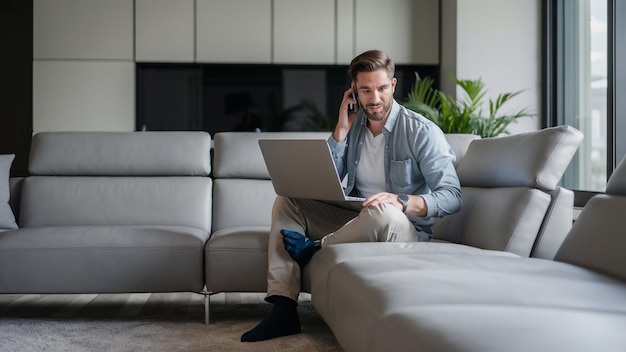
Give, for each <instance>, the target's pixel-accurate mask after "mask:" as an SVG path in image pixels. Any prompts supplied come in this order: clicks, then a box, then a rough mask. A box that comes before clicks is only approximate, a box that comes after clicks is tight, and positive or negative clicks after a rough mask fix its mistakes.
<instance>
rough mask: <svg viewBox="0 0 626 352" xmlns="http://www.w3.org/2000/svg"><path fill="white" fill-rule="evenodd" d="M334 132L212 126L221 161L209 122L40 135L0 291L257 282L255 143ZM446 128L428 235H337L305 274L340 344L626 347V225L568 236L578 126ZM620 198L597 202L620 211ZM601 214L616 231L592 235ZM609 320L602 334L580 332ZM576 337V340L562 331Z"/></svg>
mask: <svg viewBox="0 0 626 352" xmlns="http://www.w3.org/2000/svg"><path fill="white" fill-rule="evenodd" d="M328 135H329V134H328V133H297V132H294V133H219V134H217V135H216V136H215V139H214V141H213V144H214V145H213V151H214V158H213V166H212V168H211V167H210V164H209V161H210V158H209V155H210V154H209V149H210V143H211V140H210V138H209V136H208V134H206V133H202V132H136V133H44V134H39V135H36V136H34V139H33V147H32V153H31V160H30V162H29V163H30V171H31V173H32V176H29V177H26V178H24V179H11V206H12V208H13V210H14V213H16V215H17V218H18V224H19V225H20V229H18V230H9V231H5V232H0V293H93V292H102V293H113V292H120V293H121V292H174V291H191V292H202V293H205V294H207V295H210V294H211V293H215V292H263V291H265V289H266V282H265V275H266V265H267V257H266V246H267V234H268V229H269V221H270V212H271V207H272V204H273V200H274V197H275V194H274V191H273V188H272V185H271V181H270V180H269V175H268V174H267V170H266V168H265V166H264V163H263V159H262V156H261V154H260V151H259V149H258V144H257V141H258V139H261V138H326V137H328ZM447 138H448V140H449V142H450V144H451V146H452V147H453V149H454V150H455V153H456V154H457V157H458V158H457V170H458V173H459V177H460V179H461V184H462V189H463V195H464V206H463V209H462V211H461V212H460V213H458V214H455V215H452V216H449V217H446V218H443V219H440V220H439V221H438V222H437V224H436V228H435V229H436V240H435V241H433V242H430V243H410V244H394V243H362V244H346V245H336V246H330V247H328V248H324V249H323V250H321V251H320V252H318V253H317V254H316V255H315V256H314V258H313V260H312V261H311V263H310V265H308V266H307V270H305V272H304V274H303V277H304V280H303V291H307V292H310V293H311V297H312V300H313V304H314V306H315V308H316V309H317V310H318V312H319V313H320V315H321V316H322V317H323V318H324V320H325V321H326V322H327V324H328V325H329V326H330V328H331V329H332V330H333V333H334V334H335V336H336V337H337V339H338V341H339V342H340V344H341V345H342V346H343V347H344V349H345V350H347V351H368V350H372V351H382V350H385V351H391V350H398V351H401V350H510V349H523V350H528V349H532V348H533V347H537V348H539V349H546V350H555V348H553V347H555V346H558V347H560V346H568V347H572V346H573V347H575V344H574V343H575V342H579V343H580V345H579V346H583V349H586V348H585V347H588V346H600V347H609V349H611V348H610V347H613V346H616V345H615V343H617V342H622V343H623V342H624V340H621V339H620V338H619V337H617V335H616V334H615V333H614V332H615V330H614V328H615V326H617V327H622V326H623V321H624V310H623V305H624V304H625V302H623V301H624V299H623V297H626V295H624V293H625V292H626V291H624V287H625V285H626V284H625V283H624V278H625V276H626V274H624V272H623V269H622V268H624V264H626V263H624V262H623V260H622V259H620V258H619V256H616V255H615V254H616V253H618V252H619V249H620V248H624V244H625V243H624V242H623V238H622V239H619V240H618V239H617V238H615V236H611V235H612V234H617V233H620V232H619V229H616V228H615V227H616V225H611V224H612V222H610V221H605V222H606V223H602V224H600V223H598V224H596V222H602V220H596V219H597V218H596V217H595V215H594V214H592V215H591V216H590V217H587V216H586V215H585V214H586V213H587V212H588V211H592V210H588V209H585V211H584V212H583V215H582V216H581V218H580V219H579V220H578V221H577V223H576V226H575V228H574V229H573V230H572V231H571V232H570V235H569V236H567V234H568V232H569V231H570V229H571V227H572V225H571V224H572V210H573V193H572V192H571V191H569V190H567V189H564V188H561V187H559V186H558V181H559V180H560V178H561V176H562V174H563V172H564V170H565V168H566V167H567V165H568V164H569V161H570V160H571V158H572V156H573V154H574V153H575V151H576V150H577V148H578V145H579V143H580V141H581V138H582V136H581V134H580V133H579V132H578V131H576V130H574V129H572V128H569V127H558V128H551V129H546V130H541V131H537V132H532V133H528V134H520V135H514V136H508V137H501V138H496V139H476V137H475V136H467V135H449V136H447ZM620 173H621V174H622V176H621V180H622V181H621V182H618V181H613V178H612V181H611V185H613V186H612V188H609V189H607V194H609V195H607V196H604V197H605V198H609V199H608V200H607V202H608V203H606V204H608V206H609V208H610V207H611V206H612V205H611V204H617V203H613V202H622V203H619V204H621V205H622V206H623V205H626V204H623V199H624V197H618V196H616V195H615V196H614V195H611V194H612V193H610V192H609V191H611V192H616V193H615V194H621V195H622V196H624V195H626V191H625V189H626V187H625V186H624V184H625V183H624V182H623V180H624V179H625V178H626V177H625V176H624V173H626V171H621V172H616V174H615V175H614V176H613V177H614V178H617V179H619V177H620V176H619V174H620ZM619 192H621V193H619ZM593 204H594V203H593V202H592V203H590V205H593ZM601 204H605V203H601ZM587 208H589V209H593V207H590V206H589V205H588V207H587ZM617 209H620V208H618V207H616V208H615V209H613V210H606V209H603V208H600V209H599V210H598V213H599V214H605V213H607V212H608V213H609V218H608V219H609V220H612V219H614V218H615V217H617V216H619V210H617ZM621 209H624V208H623V207H622V208H621ZM596 215H597V214H596ZM611 216H613V217H611ZM585 219H586V220H585ZM599 219H605V218H602V217H600V218H599ZM593 226H598V227H599V226H606V228H605V229H603V230H602V231H601V232H602V234H599V235H598V236H600V238H598V241H596V240H594V239H593V238H591V235H592V234H593V235H595V234H596V233H597V232H598V231H596V229H594V228H593ZM576 233H578V235H576ZM566 236H567V241H565V243H564V244H562V243H563V240H564V238H566ZM587 248H590V249H591V250H590V251H589V253H588V252H587ZM598 253H601V254H604V253H608V255H606V256H604V255H599V254H598ZM529 256H530V257H531V258H529ZM603 258H606V259H607V260H606V262H605V261H604V260H603ZM553 259H554V260H553ZM564 262H569V263H573V265H572V264H564ZM600 273H603V274H600ZM616 273H621V274H619V275H618V278H617V279H614V278H611V276H615V275H616ZM606 274H608V276H607V275H606ZM207 297H208V296H207ZM620 299H621V301H622V302H620V301H619V300H620ZM207 308H208V300H207ZM207 318H208V315H207ZM536 320H537V321H536ZM587 322H589V324H592V326H588V324H586V323H587ZM612 324H616V325H612ZM559 326H562V329H560V330H559ZM544 329H545V330H546V331H548V332H549V334H544V333H543V332H542V331H543V330H544ZM590 329H591V330H590ZM598 330H602V331H601V332H600V333H599V334H600V335H597V336H600V337H601V338H603V340H602V343H601V344H596V345H592V343H594V341H595V342H597V338H595V337H594V338H590V337H589V336H587V335H586V334H585V332H587V333H589V331H591V333H593V334H595V333H596V332H597V331H598ZM528 332H530V333H532V335H529V334H528ZM569 333H573V334H576V338H575V339H572V340H571V341H573V342H571V343H570V342H569V341H562V340H563V339H565V336H566V335H567V336H568V337H567V338H569V339H571V336H569ZM585 343H587V344H585ZM622 346H624V344H622ZM526 347H528V348H526ZM556 349H560V348H556ZM573 349H575V348H573ZM613 349H615V348H613Z"/></svg>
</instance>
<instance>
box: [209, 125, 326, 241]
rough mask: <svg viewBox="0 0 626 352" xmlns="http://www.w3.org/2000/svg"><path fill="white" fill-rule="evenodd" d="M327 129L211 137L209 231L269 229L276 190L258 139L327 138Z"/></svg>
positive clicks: (222, 133)
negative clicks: (210, 210)
mask: <svg viewBox="0 0 626 352" xmlns="http://www.w3.org/2000/svg"><path fill="white" fill-rule="evenodd" d="M329 136H330V132H260V133H257V132H221V133H216V134H215V136H214V144H213V150H214V158H213V182H214V185H213V202H214V204H219V206H217V207H214V208H213V226H212V231H213V232H215V231H218V230H221V229H224V228H233V227H250V226H263V227H267V228H268V229H269V226H270V221H271V211H272V206H273V205H274V198H276V192H274V187H273V186H272V182H271V180H270V176H269V173H268V171H267V167H266V166H265V161H264V159H263V155H262V154H261V149H260V148H259V144H258V141H259V139H279V138H282V139H290V138H298V139H327V138H328V137H329Z"/></svg>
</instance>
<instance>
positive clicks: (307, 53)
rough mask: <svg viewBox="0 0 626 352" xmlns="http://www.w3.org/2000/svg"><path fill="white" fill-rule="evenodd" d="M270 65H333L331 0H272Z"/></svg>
mask: <svg viewBox="0 0 626 352" xmlns="http://www.w3.org/2000/svg"><path fill="white" fill-rule="evenodd" d="M274 62H275V63H296V64H334V63H335V0H315V1H310V0H274Z"/></svg>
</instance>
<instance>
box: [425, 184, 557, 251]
mask: <svg viewBox="0 0 626 352" xmlns="http://www.w3.org/2000/svg"><path fill="white" fill-rule="evenodd" d="M462 192H463V207H461V210H460V211H459V212H458V213H455V214H452V215H448V216H445V217H443V218H440V219H437V222H435V226H434V228H433V231H434V238H435V239H437V240H443V241H448V242H453V243H462V244H466V245H470V246H474V247H478V248H483V249H491V250H503V251H509V252H512V253H515V254H518V255H521V256H526V257H527V256H529V254H530V252H531V250H532V248H533V245H534V243H535V239H536V236H537V233H538V232H539V229H540V228H541V225H542V224H543V222H544V217H545V215H546V211H547V209H548V206H549V204H550V195H549V194H548V193H544V192H542V191H540V190H538V189H534V188H527V187H502V188H476V187H467V186H463V187H462Z"/></svg>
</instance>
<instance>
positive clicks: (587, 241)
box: [555, 159, 626, 299]
mask: <svg viewBox="0 0 626 352" xmlns="http://www.w3.org/2000/svg"><path fill="white" fill-rule="evenodd" d="M624 227H626V159H624V160H622V161H621V163H620V164H619V165H618V166H617V168H616V169H615V171H613V173H612V174H611V177H610V178H609V181H608V183H607V186H606V192H605V194H600V195H596V196H594V197H592V198H591V199H590V200H589V201H588V202H587V204H586V205H585V206H584V208H583V210H582V211H581V213H580V214H579V216H578V218H577V219H576V221H575V222H574V225H573V227H572V229H571V231H570V232H569V234H568V235H567V238H566V239H565V241H564V242H563V244H562V245H561V247H560V248H559V251H558V252H557V254H556V257H555V260H557V261H562V262H566V263H571V264H574V265H578V266H581V267H584V268H587V269H591V270H594V271H598V272H601V273H603V274H606V275H610V276H613V277H616V278H618V279H620V280H622V281H626V256H625V255H624V252H626V231H625V230H624ZM598 299H601V298H598Z"/></svg>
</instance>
